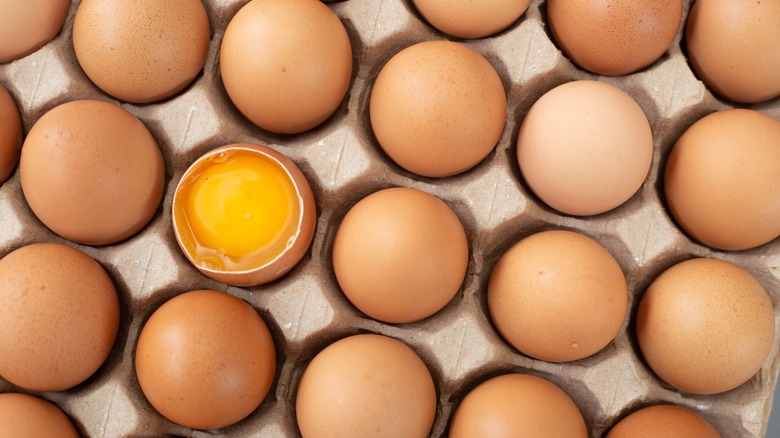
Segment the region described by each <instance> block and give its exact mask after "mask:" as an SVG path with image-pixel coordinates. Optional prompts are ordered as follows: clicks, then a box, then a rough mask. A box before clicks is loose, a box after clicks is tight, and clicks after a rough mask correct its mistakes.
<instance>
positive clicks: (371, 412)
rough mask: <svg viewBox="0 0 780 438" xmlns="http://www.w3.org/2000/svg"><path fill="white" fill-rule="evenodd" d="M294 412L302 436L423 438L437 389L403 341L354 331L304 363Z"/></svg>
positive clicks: (426, 432)
mask: <svg viewBox="0 0 780 438" xmlns="http://www.w3.org/2000/svg"><path fill="white" fill-rule="evenodd" d="M295 410H296V417H297V419H298V427H299V429H300V432H301V435H302V436H303V438H310V437H326V436H327V437H339V438H365V437H369V436H370V437H374V438H384V437H387V438H390V437H407V438H424V437H427V436H429V434H430V431H431V427H432V426H433V419H434V416H435V415H436V388H435V387H434V385H433V379H432V378H431V374H430V372H429V371H428V368H427V367H426V366H425V363H423V361H422V360H421V359H420V357H419V356H417V354H416V353H415V352H414V351H413V350H412V349H410V348H409V347H407V346H406V345H404V344H403V343H401V342H399V341H396V340H395V339H392V338H388V337H385V336H381V335H374V334H363V335H355V336H351V337H348V338H344V339H341V340H339V341H336V342H334V343H333V344H331V345H329V346H328V347H326V348H325V349H324V350H322V351H321V352H319V354H317V356H315V357H314V359H313V360H312V361H311V363H309V365H308V366H307V367H306V370H305V371H304V373H303V377H302V378H301V383H300V385H299V386H298V393H297V396H296V400H295Z"/></svg>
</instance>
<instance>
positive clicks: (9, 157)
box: [0, 84, 22, 184]
mask: <svg viewBox="0 0 780 438" xmlns="http://www.w3.org/2000/svg"><path fill="white" fill-rule="evenodd" d="M21 148H22V119H21V118H20V117H19V110H18V109H17V108H16V102H14V99H13V97H11V95H10V94H9V93H8V90H6V89H5V87H3V85H2V84H0V184H2V183H3V181H5V180H7V179H8V177H9V176H11V174H12V173H14V169H16V163H17V162H19V152H20V151H21Z"/></svg>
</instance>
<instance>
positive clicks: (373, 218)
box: [333, 187, 469, 323]
mask: <svg viewBox="0 0 780 438" xmlns="http://www.w3.org/2000/svg"><path fill="white" fill-rule="evenodd" d="M468 261H469V245H468V240H467V238H466V232H465V231H464V230H463V225H461V222H460V220H459V219H458V216H457V215H455V213H454V212H453V211H452V210H451V209H450V207H449V206H447V204H445V203H444V202H443V201H442V200H441V199H439V198H437V197H435V196H433V195H430V194H428V193H425V192H422V191H420V190H417V189H411V188H404V187H396V188H390V189H385V190H381V191H378V192H375V193H373V194H371V195H369V196H367V197H365V198H363V199H362V200H361V201H360V202H358V203H357V204H355V206H353V207H352V209H350V211H349V212H348V213H347V215H346V216H345V217H344V219H343V220H342V222H341V224H340V225H339V228H338V231H337V232H336V237H335V240H334V242H333V269H334V271H335V273H336V279H337V280H338V282H339V286H341V289H342V291H343V292H344V295H346V297H347V299H349V301H350V302H351V303H352V304H354V305H355V307H357V308H358V309H360V310H361V311H362V312H364V313H365V314H367V315H368V316H370V317H372V318H376V319H379V320H381V321H386V322H391V323H405V322H413V321H419V320H421V319H424V318H427V317H429V316H431V315H433V314H434V313H436V312H438V311H439V310H441V309H442V308H443V307H444V306H445V305H446V304H447V303H448V302H450V300H452V298H453V297H454V296H455V294H456V293H457V292H458V290H459V289H460V286H461V284H462V283H463V279H464V278H465V276H466V268H467V266H468Z"/></svg>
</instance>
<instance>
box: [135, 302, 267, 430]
mask: <svg viewBox="0 0 780 438" xmlns="http://www.w3.org/2000/svg"><path fill="white" fill-rule="evenodd" d="M135 368H136V374H137V376H138V383H139V384H140V385H141V390H142V391H143V393H144V395H145V396H146V398H147V399H148V400H149V403H151V404H152V406H154V408H155V409H157V411H158V412H160V413H161V414H162V415H163V416H165V417H166V418H168V419H169V420H171V421H173V422H175V423H178V424H180V425H183V426H186V427H190V428H193V429H215V428H220V427H225V426H228V425H231V424H234V423H236V422H238V421H240V420H242V419H243V418H245V417H246V416H248V415H249V414H250V413H252V411H254V410H255V409H256V408H257V407H258V406H260V403H261V402H262V401H263V399H265V396H266V394H267V393H268V390H269V388H270V387H271V383H272V382H273V379H274V372H275V370H276V351H275V349H274V341H273V338H272V337H271V333H270V331H269V330H268V326H267V325H266V324H265V322H264V321H263V319H262V318H261V317H260V315H259V314H258V313H257V311H255V309H253V308H252V307H251V306H250V305H249V304H247V303H246V302H244V301H242V300H240V299H238V298H236V297H234V296H232V295H229V294H227V293H224V292H217V291H213V290H197V291H192V292H187V293H184V294H182V295H179V296H176V297H174V298H173V299H171V300H169V301H167V302H166V303H165V304H163V305H162V306H160V308H159V309H157V310H156V311H155V312H154V313H153V314H152V316H151V317H150V318H149V320H148V321H147V322H146V324H145V325H144V327H143V329H142V330H141V334H140V336H139V337H138V345H137V346H136V352H135Z"/></svg>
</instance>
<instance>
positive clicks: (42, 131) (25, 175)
mask: <svg viewBox="0 0 780 438" xmlns="http://www.w3.org/2000/svg"><path fill="white" fill-rule="evenodd" d="M19 168H20V170H19V171H20V174H21V181H22V190H23V191H24V197H25V198H26V199H27V203H28V204H29V205H30V208H31V209H32V211H33V212H34V213H35V215H36V216H37V217H38V219H40V220H41V222H43V224H44V225H46V226H47V227H49V228H50V229H51V230H52V231H54V232H55V233H57V234H59V235H60V236H62V237H65V238H66V239H70V240H72V241H74V242H78V243H84V244H87V245H107V244H110V243H115V242H119V241H121V240H124V239H126V238H128V237H130V236H132V235H133V234H135V233H137V232H138V231H140V230H141V228H143V227H144V226H145V225H146V224H147V223H148V222H149V220H150V219H151V218H152V216H154V214H155V212H156V211H157V207H158V205H159V204H160V200H161V199H162V189H163V183H164V177H165V167H164V163H163V158H162V154H161V152H160V149H159V148H158V147H157V142H156V141H155V140H154V138H153V137H152V135H151V134H150V133H149V130H147V129H146V127H145V126H144V124H143V123H142V122H141V121H140V120H138V119H137V118H136V117H135V116H133V115H132V114H130V113H129V112H127V111H126V110H124V109H122V108H120V107H118V106H116V105H113V104H110V103H106V102H100V101H95V100H80V101H74V102H68V103H65V104H62V105H60V106H58V107H55V108H54V109H52V110H50V111H49V112H47V113H46V114H44V115H43V117H41V118H40V119H39V120H38V121H37V122H36V123H35V125H33V127H32V129H31V130H30V132H29V133H28V134H27V138H26V139H25V141H24V145H23V146H22V156H21V160H20V164H19Z"/></svg>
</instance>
